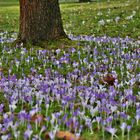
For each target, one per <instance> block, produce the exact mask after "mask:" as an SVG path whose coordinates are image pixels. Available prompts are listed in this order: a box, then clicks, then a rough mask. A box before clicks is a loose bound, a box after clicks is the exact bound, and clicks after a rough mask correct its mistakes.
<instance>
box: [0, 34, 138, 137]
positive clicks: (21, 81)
mask: <svg viewBox="0 0 140 140" xmlns="http://www.w3.org/2000/svg"><path fill="white" fill-rule="evenodd" d="M15 36H16V34H12V35H10V36H7V33H1V34H0V96H1V97H0V139H2V140H41V139H44V140H47V139H51V140H54V139H59V138H61V139H66V140H72V139H73V140H78V139H79V140H80V139H82V138H83V139H86V140H88V139H91V140H94V135H96V134H98V138H99V139H103V140H109V139H112V140H113V139H122V140H126V139H127V140H131V135H133V133H134V134H135V135H137V134H139V130H140V129H139V128H140V124H139V123H140V122H139V119H140V63H139V62H140V55H139V54H140V42H139V41H136V40H134V39H131V38H128V37H126V38H119V37H117V38H111V37H107V36H103V37H93V36H74V35H69V38H70V39H71V40H77V45H76V46H70V47H67V48H66V47H65V46H64V47H62V48H60V47H59V48H56V49H49V48H48V49H44V48H36V47H34V48H33V47H31V48H25V47H23V46H22V44H21V45H20V46H18V45H17V46H15V47H10V46H9V45H8V44H9V43H10V42H12V41H14V39H15ZM84 134H88V136H89V137H87V136H86V137H84Z"/></svg>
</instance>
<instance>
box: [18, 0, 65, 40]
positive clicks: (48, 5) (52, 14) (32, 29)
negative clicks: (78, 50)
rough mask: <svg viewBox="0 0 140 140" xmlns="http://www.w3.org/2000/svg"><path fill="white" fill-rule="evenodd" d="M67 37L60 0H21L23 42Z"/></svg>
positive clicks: (20, 36)
mask: <svg viewBox="0 0 140 140" xmlns="http://www.w3.org/2000/svg"><path fill="white" fill-rule="evenodd" d="M65 37H67V36H66V34H65V32H64V30H63V26H62V20H61V13H60V8H59V2H58V0H20V29H19V39H20V41H21V42H23V43H24V42H28V41H30V42H32V43H37V42H39V41H47V40H54V39H60V38H65Z"/></svg>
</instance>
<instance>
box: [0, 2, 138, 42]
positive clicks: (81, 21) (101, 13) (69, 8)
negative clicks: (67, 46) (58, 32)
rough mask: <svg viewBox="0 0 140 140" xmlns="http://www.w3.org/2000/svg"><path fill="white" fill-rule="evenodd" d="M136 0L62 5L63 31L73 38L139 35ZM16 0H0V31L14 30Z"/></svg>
mask: <svg viewBox="0 0 140 140" xmlns="http://www.w3.org/2000/svg"><path fill="white" fill-rule="evenodd" d="M139 5H140V1H139V0H131V1H128V0H117V1H116V0H110V2H106V1H105V0H104V1H98V2H96V1H95V2H92V3H83V4H81V3H62V4H60V6H61V12H62V18H63V23H64V28H65V30H66V32H67V33H68V34H69V33H72V34H74V35H81V34H83V35H94V36H104V35H107V36H112V37H115V36H120V37H126V36H129V37H131V38H136V39H137V38H138V37H139V36H140V28H139V27H140V20H139V19H140V12H138V11H139ZM18 19H19V6H18V1H16V0H12V1H8V0H7V1H2V0H0V30H3V31H6V30H7V31H16V32H17V31H18V25H19V22H18V21H19V20H18Z"/></svg>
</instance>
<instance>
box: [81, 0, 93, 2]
mask: <svg viewBox="0 0 140 140" xmlns="http://www.w3.org/2000/svg"><path fill="white" fill-rule="evenodd" d="M79 2H91V0H79Z"/></svg>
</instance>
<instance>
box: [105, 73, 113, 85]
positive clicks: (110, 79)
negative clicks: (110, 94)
mask: <svg viewBox="0 0 140 140" xmlns="http://www.w3.org/2000/svg"><path fill="white" fill-rule="evenodd" d="M115 79H116V78H115V77H113V76H112V75H111V74H107V75H106V76H104V77H103V82H104V83H107V84H108V85H114V82H115Z"/></svg>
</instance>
